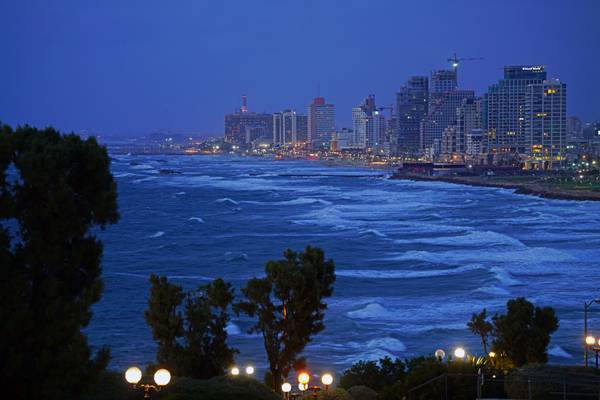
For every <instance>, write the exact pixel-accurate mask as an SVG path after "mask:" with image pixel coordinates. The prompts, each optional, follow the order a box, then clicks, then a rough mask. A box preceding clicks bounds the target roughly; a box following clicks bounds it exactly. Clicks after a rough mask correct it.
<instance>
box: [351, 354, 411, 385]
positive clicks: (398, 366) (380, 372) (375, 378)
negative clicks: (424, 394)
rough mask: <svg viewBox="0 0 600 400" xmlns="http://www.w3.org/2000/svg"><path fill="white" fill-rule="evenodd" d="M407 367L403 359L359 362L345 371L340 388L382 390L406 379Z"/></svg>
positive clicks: (388, 358) (386, 358) (387, 358)
mask: <svg viewBox="0 0 600 400" xmlns="http://www.w3.org/2000/svg"><path fill="white" fill-rule="evenodd" d="M405 375H406V365H405V363H404V362H402V360H401V359H399V358H396V359H395V360H392V359H391V358H390V357H385V358H382V359H380V360H379V361H362V360H361V361H358V362H357V363H354V364H353V365H352V366H351V367H350V368H349V369H347V370H346V371H344V374H343V375H342V377H341V379H340V384H339V386H340V387H343V388H344V389H350V388H351V387H354V386H367V387H369V388H371V389H373V390H377V391H379V390H381V389H382V388H383V387H384V386H388V385H392V384H394V383H396V382H397V381H399V380H402V379H404V376H405Z"/></svg>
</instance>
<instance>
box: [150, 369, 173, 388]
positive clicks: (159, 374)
mask: <svg viewBox="0 0 600 400" xmlns="http://www.w3.org/2000/svg"><path fill="white" fill-rule="evenodd" d="M154 382H156V384H157V385H158V386H166V385H168V384H169V382H171V373H170V372H169V371H167V370H166V369H164V368H161V369H159V370H158V371H156V372H155V373H154Z"/></svg>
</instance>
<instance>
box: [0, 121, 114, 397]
mask: <svg viewBox="0 0 600 400" xmlns="http://www.w3.org/2000/svg"><path fill="white" fill-rule="evenodd" d="M109 166H110V159H109V157H108V155H107V152H106V149H105V148H104V147H102V146H100V145H98V143H97V142H96V140H95V139H94V138H89V139H87V140H82V139H81V138H80V137H78V136H76V135H73V134H71V135H61V134H60V133H59V132H57V131H55V130H54V129H51V128H47V129H44V130H38V129H35V128H32V127H29V126H24V127H20V128H17V129H16V130H14V131H13V130H12V129H11V128H10V127H8V126H5V125H4V126H2V125H0V268H1V269H0V272H1V274H2V279H0V321H2V323H1V324H0V382H1V383H2V388H3V389H2V390H3V395H4V396H5V397H6V398H13V399H33V398H36V399H37V398H44V399H62V398H75V397H77V396H78V394H79V393H81V392H82V390H83V389H85V388H86V387H87V386H88V385H89V384H91V383H92V382H93V381H94V379H95V377H96V376H97V375H98V373H99V372H100V371H101V370H103V369H104V368H105V367H106V365H107V363H108V359H109V352H108V349H106V348H103V349H100V350H99V351H98V353H97V354H96V356H95V357H92V350H91V349H90V347H89V345H88V343H87V339H86V337H85V335H84V334H83V333H82V332H81V329H82V328H84V327H85V326H87V325H88V323H89V322H90V319H91V317H92V313H91V306H92V305H93V304H94V303H96V302H97V301H98V300H99V299H100V297H101V293H102V287H103V283H102V280H101V266H100V262H101V257H102V244H101V242H100V241H99V240H98V239H97V238H96V237H95V235H94V230H95V229H96V228H98V227H99V228H104V227H105V226H106V225H108V224H113V223H115V222H116V221H117V220H118V218H119V215H118V212H117V193H116V184H115V182H114V180H113V177H112V175H111V173H110V169H109Z"/></svg>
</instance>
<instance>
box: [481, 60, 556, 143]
mask: <svg viewBox="0 0 600 400" xmlns="http://www.w3.org/2000/svg"><path fill="white" fill-rule="evenodd" d="M544 80H546V71H545V70H544V67H543V66H541V65H517V66H507V67H504V78H503V79H501V80H500V81H498V83H496V84H493V85H491V86H490V87H489V88H488V91H487V93H486V94H485V96H484V101H483V115H484V118H483V129H484V132H485V134H486V135H487V139H486V142H487V143H486V151H487V152H489V153H494V154H496V155H501V154H502V153H508V154H511V153H512V154H515V153H524V152H525V145H526V143H525V142H526V140H525V97H526V96H527V94H528V92H529V85H535V84H541V83H543V82H544Z"/></svg>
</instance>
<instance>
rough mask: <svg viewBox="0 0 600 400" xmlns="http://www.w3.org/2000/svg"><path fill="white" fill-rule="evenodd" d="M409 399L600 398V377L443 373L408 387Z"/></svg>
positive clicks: (575, 399) (583, 399) (544, 399)
mask: <svg viewBox="0 0 600 400" xmlns="http://www.w3.org/2000/svg"><path fill="white" fill-rule="evenodd" d="M406 399H407V400H425V399H427V400H433V399H440V400H461V399H465V400H467V399H468V400H471V399H519V400H522V399H527V400H580V399H581V400H591V399H598V400H600V376H592V375H573V374H561V375H533V374H520V373H516V374H511V375H506V376H504V375H494V374H493V373H480V374H442V375H439V376H436V377H434V378H431V379H429V380H427V381H425V382H423V383H421V384H419V385H418V386H415V387H413V388H411V389H410V390H408V392H407V397H406Z"/></svg>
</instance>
